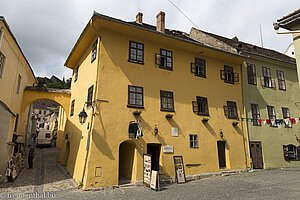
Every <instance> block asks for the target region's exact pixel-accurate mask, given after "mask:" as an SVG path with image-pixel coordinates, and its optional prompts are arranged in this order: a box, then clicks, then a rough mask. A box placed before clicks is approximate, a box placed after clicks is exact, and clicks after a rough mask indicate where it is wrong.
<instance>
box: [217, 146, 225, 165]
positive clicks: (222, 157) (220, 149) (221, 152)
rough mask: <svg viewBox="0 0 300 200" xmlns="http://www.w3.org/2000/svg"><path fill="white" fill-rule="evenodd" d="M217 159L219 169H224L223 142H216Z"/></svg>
mask: <svg viewBox="0 0 300 200" xmlns="http://www.w3.org/2000/svg"><path fill="white" fill-rule="evenodd" d="M218 157H219V167H220V169H224V168H226V155H225V142H223V141H218Z"/></svg>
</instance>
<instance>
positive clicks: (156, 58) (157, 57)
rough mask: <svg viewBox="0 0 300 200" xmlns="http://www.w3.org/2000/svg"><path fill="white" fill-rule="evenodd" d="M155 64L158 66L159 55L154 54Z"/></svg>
mask: <svg viewBox="0 0 300 200" xmlns="http://www.w3.org/2000/svg"><path fill="white" fill-rule="evenodd" d="M155 64H156V65H160V54H158V53H156V54H155Z"/></svg>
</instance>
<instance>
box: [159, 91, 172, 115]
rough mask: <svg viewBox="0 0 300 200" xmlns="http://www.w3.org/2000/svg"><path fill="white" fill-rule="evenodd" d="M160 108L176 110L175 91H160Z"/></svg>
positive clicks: (162, 109)
mask: <svg viewBox="0 0 300 200" xmlns="http://www.w3.org/2000/svg"><path fill="white" fill-rule="evenodd" d="M160 105H161V106H160V110H161V111H170V112H174V97H173V92H169V91H163V90H161V91H160Z"/></svg>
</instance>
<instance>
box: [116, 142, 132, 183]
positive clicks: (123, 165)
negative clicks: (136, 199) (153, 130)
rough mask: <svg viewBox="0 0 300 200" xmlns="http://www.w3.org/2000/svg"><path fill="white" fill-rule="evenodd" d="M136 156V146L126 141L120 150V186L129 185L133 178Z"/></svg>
mask: <svg viewBox="0 0 300 200" xmlns="http://www.w3.org/2000/svg"><path fill="white" fill-rule="evenodd" d="M134 154H135V145H134V144H133V143H131V142H128V141H125V142H122V143H121V144H120V148H119V185H120V184H124V183H129V182H131V181H132V178H133V177H132V176H133V170H132V169H133V162H134Z"/></svg>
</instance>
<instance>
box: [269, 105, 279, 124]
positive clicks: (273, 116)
mask: <svg viewBox="0 0 300 200" xmlns="http://www.w3.org/2000/svg"><path fill="white" fill-rule="evenodd" d="M267 110H268V117H269V120H270V126H271V127H277V125H276V123H275V120H276V113H275V108H274V106H267Z"/></svg>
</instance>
